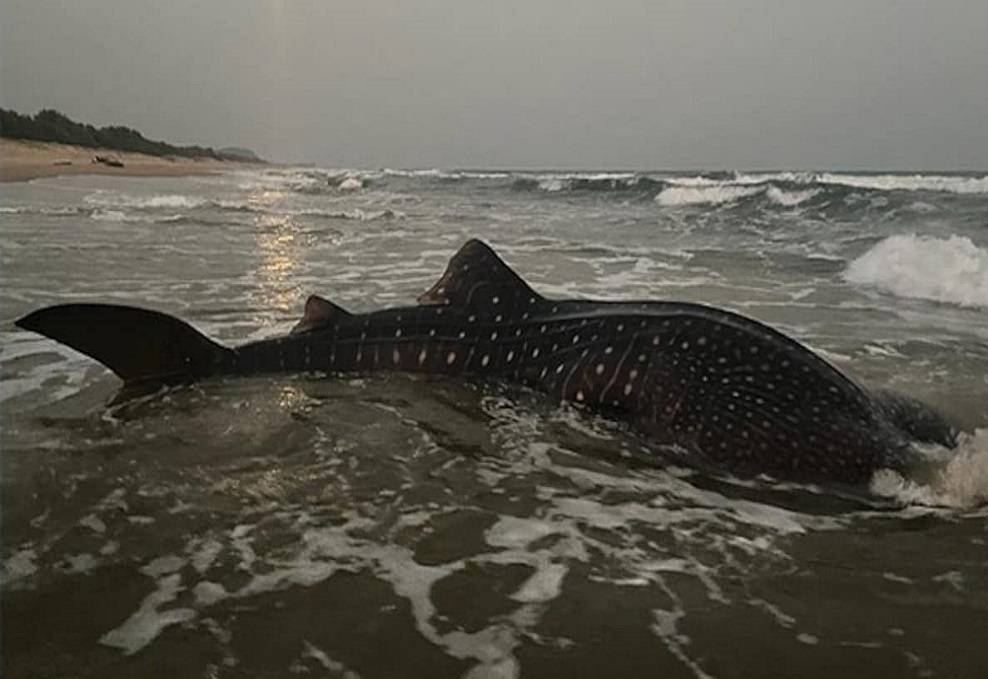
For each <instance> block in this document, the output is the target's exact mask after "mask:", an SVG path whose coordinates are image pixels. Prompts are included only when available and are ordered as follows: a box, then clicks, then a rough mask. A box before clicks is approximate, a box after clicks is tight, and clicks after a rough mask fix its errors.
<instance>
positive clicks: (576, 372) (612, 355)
mask: <svg viewBox="0 0 988 679" xmlns="http://www.w3.org/2000/svg"><path fill="white" fill-rule="evenodd" d="M417 302H418V303H417V304H415V305H412V306H406V307H399V308H388V309H382V310H379V311H373V312H369V313H362V314H354V313H350V312H348V311H347V310H345V309H343V308H342V307H341V306H339V305H337V304H334V303H333V302H331V301H329V300H327V299H324V298H322V297H319V296H316V295H313V296H310V297H309V298H308V299H307V301H306V303H305V310H304V314H303V317H302V319H301V320H300V321H299V322H298V323H297V324H296V325H295V327H294V328H293V329H292V330H291V332H290V333H288V334H286V335H282V336H277V337H274V338H270V339H264V340H261V341H255V342H250V343H247V344H243V345H241V346H237V347H226V346H223V345H221V344H219V343H217V342H214V341H213V340H212V339H209V338H208V337H206V336H205V335H203V334H202V333H200V332H199V331H198V330H196V329H195V328H193V327H192V326H191V325H189V324H187V323H186V322H184V321H182V320H180V319H178V318H175V317H174V316H170V315H167V314H164V313H160V312H157V311H152V310H149V309H143V308H139V307H133V306H119V305H110V304H63V305H57V306H51V307H46V308H43V309H40V310H38V311H34V312H33V313H30V314H28V315H27V316H24V317H23V318H21V319H19V320H18V321H16V324H17V325H18V326H19V327H21V328H24V329H26V330H31V331H34V332H37V333H40V334H42V335H45V336H47V337H49V338H51V339H54V340H56V341H58V342H61V343H62V344H65V345H67V346H69V347H72V348H73V349H76V350H77V351H80V352H82V353H83V354H86V355H88V356H90V357H92V358H94V359H96V360H97V361H99V362H101V363H103V364H104V365H105V366H106V367H108V368H109V369H110V370H112V371H113V372H114V373H115V374H116V375H117V376H119V377H120V378H121V379H122V380H123V381H124V385H125V386H132V385H140V384H145V385H146V384H179V383H185V382H190V381H194V380H200V379H204V378H208V377H213V376H223V375H248V374H258V373H272V372H290V371H319V372H325V373H327V374H331V375H343V374H354V373H357V374H364V373H375V372H407V373H426V374H431V375H448V376H462V377H464V378H468V379H478V380H498V381H504V382H509V383H515V384H520V385H524V386H526V387H529V388H531V389H533V390H536V391H540V392H544V393H545V394H547V395H548V396H549V397H551V398H552V399H556V400H558V401H565V402H571V403H573V404H577V405H578V406H579V407H582V408H586V409H588V410H592V411H596V412H599V413H601V414H603V415H604V416H607V417H613V418H617V419H620V420H624V421H628V422H630V423H631V424H632V425H633V426H634V427H635V428H637V429H638V430H640V431H641V432H642V433H643V434H644V435H645V436H646V437H647V438H648V439H649V440H650V441H654V442H655V443H656V444H661V445H663V446H669V447H672V448H674V449H675V450H677V451H680V454H681V455H682V456H683V457H684V458H686V459H687V460H692V461H694V462H695V463H696V464H699V465H714V466H715V467H717V468H723V469H726V470H729V471H731V472H734V473H739V474H747V475H759V474H765V475H769V476H771V477H775V478H782V479H809V480H815V481H816V480H830V481H837V482H846V483H853V484H858V483H865V482H867V481H868V480H869V479H870V478H871V476H872V475H873V473H874V472H875V471H876V470H878V469H881V468H891V469H896V470H907V469H908V468H910V467H911V466H913V465H915V464H917V460H918V457H917V456H918V452H917V450H916V448H915V446H914V444H915V443H917V442H931V443H938V444H941V445H944V446H948V447H953V446H955V445H956V431H955V430H954V428H953V427H952V426H951V425H950V424H949V423H948V422H947V421H946V420H945V419H944V418H943V417H942V416H941V415H940V414H939V413H937V412H936V411H934V410H932V409H931V408H929V407H927V406H925V405H924V404H922V403H920V402H919V401H917V400H915V399H912V398H910V397H908V396H904V395H899V394H893V393H890V392H885V391H869V390H868V389H866V388H864V387H863V386H861V385H859V384H858V383H857V382H855V381H854V380H852V379H851V378H850V377H849V376H847V375H845V374H844V373H842V372H841V371H840V370H838V369H837V368H835V367H834V366H832V365H831V364H830V363H828V362H827V361H826V360H824V359H823V358H821V357H820V356H819V355H817V354H816V353H814V352H813V351H811V350H810V349H808V348H807V347H805V346H803V345H802V344H800V343H799V342H797V341H795V340H794V339H792V338H790V337H787V336H786V335H784V334H782V333H781V332H779V331H777V330H775V329H773V328H771V327H769V326H767V325H765V324H763V323H761V322H759V321H757V320H754V319H752V318H748V317H745V316H742V315H740V314H737V313H734V312H732V311H727V310H724V309H719V308H715V307H712V306H706V305H702V304H694V303H685V302H674V301H594V300H585V299H569V300H556V299H549V298H546V297H543V296H542V295H540V294H538V293H537V292H536V291H535V290H533V289H532V287H531V286H529V285H528V283H526V282H525V281H524V280H523V279H522V278H521V277H520V276H519V275H518V274H517V273H515V272H514V271H513V270H512V269H511V268H510V267H509V266H508V265H507V264H506V263H505V262H504V261H503V260H502V259H501V258H500V257H499V256H498V254H497V253H496V252H495V251H494V250H493V249H491V248H490V247H489V246H488V245H486V244H485V243H483V242H481V241H480V240H470V241H468V242H467V243H466V244H465V245H463V246H462V247H461V248H460V250H459V251H458V252H456V254H455V255H454V256H453V257H452V259H451V260H450V262H449V265H448V267H447V269H446V271H445V273H444V274H443V275H442V276H441V277H440V279H439V280H438V281H437V282H436V283H435V284H434V285H433V286H432V287H431V288H430V289H429V290H427V291H426V292H425V293H424V294H422V295H421V296H420V297H419V298H418V300H417Z"/></svg>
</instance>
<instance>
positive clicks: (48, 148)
mask: <svg viewBox="0 0 988 679" xmlns="http://www.w3.org/2000/svg"><path fill="white" fill-rule="evenodd" d="M94 156H102V157H104V158H112V159H114V160H118V161H120V162H121V163H123V167H111V166H109V165H105V164H103V163H97V162H93V157H94ZM241 165H242V164H241V163H237V162H231V161H219V160H205V159H204V160H195V159H192V158H181V157H175V156H149V155H145V154H143V153H126V152H119V151H113V150H110V149H98V148H89V147H84V146H70V145H67V144H56V143H52V142H36V141H21V140H14V139H0V181H2V182H18V181H27V180H29V179H36V178H38V177H52V176H55V175H66V174H109V175H121V176H131V177H142V176H143V177H165V176H182V175H194V174H213V173H216V172H224V171H227V170H231V169H236V168H238V167H241Z"/></svg>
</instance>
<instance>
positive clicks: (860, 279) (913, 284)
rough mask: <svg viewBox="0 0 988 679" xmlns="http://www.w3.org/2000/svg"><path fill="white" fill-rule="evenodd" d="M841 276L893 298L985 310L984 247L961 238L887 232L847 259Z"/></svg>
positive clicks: (987, 257)
mask: <svg viewBox="0 0 988 679" xmlns="http://www.w3.org/2000/svg"><path fill="white" fill-rule="evenodd" d="M844 279H845V280H847V281H848V282H850V283H855V284H858V285H866V286H870V287H874V288H877V289H879V290H881V291H882V292H887V293H890V294H893V295H896V296H898V297H909V298H914V299H926V300H932V301H935V302H944V303H948V304H957V305H960V306H968V307H982V308H988V250H986V249H984V248H980V247H978V246H977V245H975V244H974V243H973V242H972V241H971V239H970V238H967V237H965V236H956V235H954V236H950V238H936V237H932V236H917V235H915V234H910V235H897V236H889V237H888V238H886V239H884V240H883V241H881V242H879V243H878V244H877V245H875V246H874V247H873V248H871V249H870V250H868V251H867V252H866V253H864V254H863V255H861V256H860V257H858V258H857V259H855V260H854V261H853V262H851V264H850V265H849V266H848V267H847V269H846V270H845V271H844Z"/></svg>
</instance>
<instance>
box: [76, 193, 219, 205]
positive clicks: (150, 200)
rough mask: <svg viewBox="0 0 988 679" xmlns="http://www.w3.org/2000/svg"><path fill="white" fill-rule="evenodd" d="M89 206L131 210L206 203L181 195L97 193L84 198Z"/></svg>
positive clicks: (202, 200)
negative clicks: (128, 208) (127, 208)
mask: <svg viewBox="0 0 988 679" xmlns="http://www.w3.org/2000/svg"><path fill="white" fill-rule="evenodd" d="M86 202H87V203H88V204H90V205H98V206H101V207H131V208H151V209H155V208H193V207H198V206H200V205H202V204H203V203H205V202H206V201H205V200H204V199H202V198H196V197H193V196H186V195H183V194H159V195H154V196H135V195H132V194H128V193H116V192H108V191H97V192H96V193H94V194H91V195H89V196H86Z"/></svg>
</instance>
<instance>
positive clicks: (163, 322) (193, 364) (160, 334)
mask: <svg viewBox="0 0 988 679" xmlns="http://www.w3.org/2000/svg"><path fill="white" fill-rule="evenodd" d="M15 324H16V325H17V326H18V327H20V328H23V329H25V330H31V331H32V332H36V333H39V334H41V335H44V336H45V337H50V338H51V339H53V340H55V341H57V342H61V343H62V344H65V345H66V346H69V347H71V348H73V349H75V350H76V351H79V352H81V353H83V354H86V355H87V356H90V357H92V358H94V359H96V360H97V361H99V362H100V363H102V364H103V365H105V366H106V367H107V368H109V369H110V370H112V371H113V372H114V373H116V374H117V376H118V377H120V378H121V379H122V380H123V381H124V382H125V383H127V384H137V383H142V382H159V383H167V384H172V383H180V382H187V381H190V380H193V379H196V378H201V377H206V376H208V375H212V374H216V373H218V372H222V371H223V369H224V368H228V367H230V366H232V365H233V361H234V356H235V354H234V352H233V350H231V349H228V348H226V347H224V346H222V345H220V344H217V343H216V342H214V341H213V340H211V339H209V338H208V337H206V336H205V335H203V334H202V333H200V332H199V331H198V330H196V329H195V328H193V327H192V326H191V325H189V324H188V323H185V322H184V321H181V320H179V319H177V318H175V317H174V316H169V315H167V314H163V313H159V312H157V311H150V310H148V309H140V308H137V307H130V306H118V305H112V304H61V305H58V306H50V307H46V308H44V309H39V310H38V311H35V312H33V313H30V314H28V315H27V316H24V317H23V318H21V319H19V320H17V321H16V323H15Z"/></svg>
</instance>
